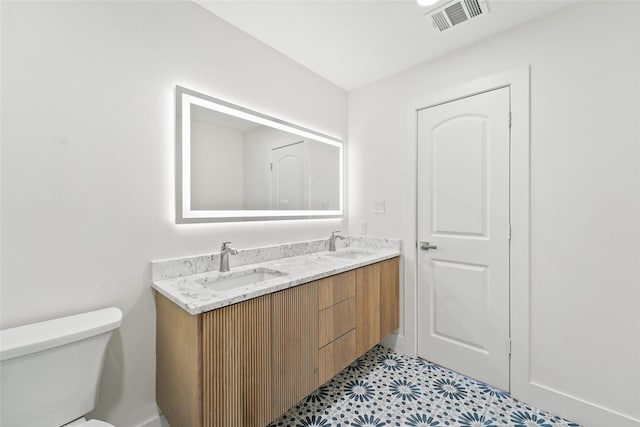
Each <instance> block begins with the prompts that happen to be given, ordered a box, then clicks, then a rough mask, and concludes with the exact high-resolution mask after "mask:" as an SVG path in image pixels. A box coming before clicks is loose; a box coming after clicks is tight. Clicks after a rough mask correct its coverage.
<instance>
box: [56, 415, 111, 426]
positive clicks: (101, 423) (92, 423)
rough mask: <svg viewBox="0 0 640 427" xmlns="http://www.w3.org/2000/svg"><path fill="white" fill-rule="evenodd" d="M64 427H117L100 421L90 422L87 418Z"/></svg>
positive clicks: (79, 419)
mask: <svg viewBox="0 0 640 427" xmlns="http://www.w3.org/2000/svg"><path fill="white" fill-rule="evenodd" d="M62 427H115V426H114V425H113V424H109V423H106V422H104V421H100V420H89V421H87V419H86V418H84V417H82V418H78V419H77V420H75V421H72V422H70V423H69V424H65V425H63V426H62Z"/></svg>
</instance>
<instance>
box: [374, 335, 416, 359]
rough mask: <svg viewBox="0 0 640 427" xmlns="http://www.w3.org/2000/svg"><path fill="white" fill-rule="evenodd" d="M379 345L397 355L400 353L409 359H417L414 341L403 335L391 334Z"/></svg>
mask: <svg viewBox="0 0 640 427" xmlns="http://www.w3.org/2000/svg"><path fill="white" fill-rule="evenodd" d="M380 344H382V345H383V346H385V347H387V348H390V349H391V350H393V351H396V352H398V353H402V354H404V355H407V356H410V357H418V352H417V349H416V346H415V343H414V340H411V339H409V338H407V337H405V336H403V335H396V334H395V333H393V334H391V335H389V336H388V337H386V338H385V339H383V340H382V342H381V343H380Z"/></svg>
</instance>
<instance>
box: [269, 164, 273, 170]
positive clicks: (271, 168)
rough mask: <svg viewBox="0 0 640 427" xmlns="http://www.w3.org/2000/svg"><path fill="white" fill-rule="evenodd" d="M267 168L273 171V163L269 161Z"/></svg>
mask: <svg viewBox="0 0 640 427" xmlns="http://www.w3.org/2000/svg"><path fill="white" fill-rule="evenodd" d="M269 170H270V171H272V172H273V163H269Z"/></svg>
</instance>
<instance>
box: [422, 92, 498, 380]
mask: <svg viewBox="0 0 640 427" xmlns="http://www.w3.org/2000/svg"><path fill="white" fill-rule="evenodd" d="M418 242H419V243H418V258H417V259H418V355H419V356H420V357H422V358H424V359H427V360H430V361H432V362H434V363H437V364H439V365H442V366H445V367H447V368H450V369H453V370H455V371H458V372H460V373H463V374H465V375H468V376H470V377H472V378H475V379H478V380H480V381H483V382H485V383H488V384H490V385H492V386H494V387H498V388H500V389H503V390H509V88H502V89H496V90H493V91H490V92H486V93H482V94H479V95H475V96H470V97H468V98H463V99H459V100H456V101H451V102H448V103H444V104H441V105H437V106H435V107H430V108H425V109H423V110H420V111H419V112H418ZM426 242H428V244H427V243H426ZM429 246H433V247H434V248H429Z"/></svg>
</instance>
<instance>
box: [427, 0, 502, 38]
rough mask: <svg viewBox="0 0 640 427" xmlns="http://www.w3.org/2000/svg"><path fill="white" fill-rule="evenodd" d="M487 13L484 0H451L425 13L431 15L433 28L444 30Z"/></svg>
mask: <svg viewBox="0 0 640 427" xmlns="http://www.w3.org/2000/svg"><path fill="white" fill-rule="evenodd" d="M488 13H489V8H488V7H487V2H486V0H451V1H448V2H445V3H444V4H443V5H441V6H438V7H436V8H434V9H431V10H430V11H428V12H427V13H425V15H426V16H429V17H431V21H432V23H433V26H434V28H436V29H437V30H439V31H445V30H448V29H449V28H452V27H455V26H456V25H459V24H461V23H463V22H466V21H468V20H470V19H474V18H477V17H478V16H482V15H486V14H488Z"/></svg>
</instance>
